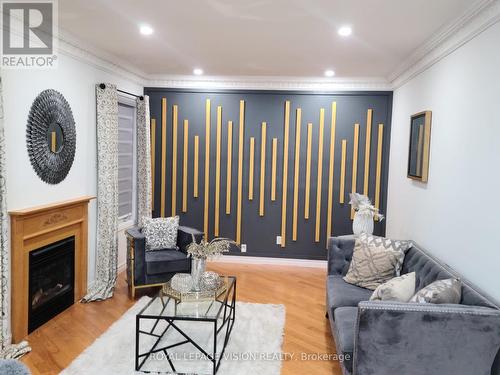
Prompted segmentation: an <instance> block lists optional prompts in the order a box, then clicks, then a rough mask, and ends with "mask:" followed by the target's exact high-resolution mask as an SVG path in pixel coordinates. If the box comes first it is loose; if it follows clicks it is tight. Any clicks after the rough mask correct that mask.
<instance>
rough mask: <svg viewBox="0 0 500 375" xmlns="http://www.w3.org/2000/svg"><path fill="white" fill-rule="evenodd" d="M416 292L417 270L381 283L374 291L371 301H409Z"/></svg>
mask: <svg viewBox="0 0 500 375" xmlns="http://www.w3.org/2000/svg"><path fill="white" fill-rule="evenodd" d="M414 294H415V272H411V273H407V274H405V275H403V276H399V277H395V278H393V279H391V280H389V281H388V282H386V283H384V284H382V285H380V286H379V287H378V288H377V289H375V291H374V292H373V294H372V296H371V297H370V301H397V302H408V301H409V300H410V299H411V297H413V295H414Z"/></svg>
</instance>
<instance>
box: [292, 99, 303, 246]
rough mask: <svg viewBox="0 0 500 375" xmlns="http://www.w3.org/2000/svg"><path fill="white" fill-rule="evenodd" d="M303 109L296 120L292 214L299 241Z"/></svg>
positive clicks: (293, 232) (293, 237)
mask: <svg viewBox="0 0 500 375" xmlns="http://www.w3.org/2000/svg"><path fill="white" fill-rule="evenodd" d="M301 120H302V110H301V109H300V108H297V112H296V121H295V163H294V168H295V170H294V175H293V216H292V240H293V241H297V220H298V216H299V214H298V211H299V177H300V176H299V174H300V128H301Z"/></svg>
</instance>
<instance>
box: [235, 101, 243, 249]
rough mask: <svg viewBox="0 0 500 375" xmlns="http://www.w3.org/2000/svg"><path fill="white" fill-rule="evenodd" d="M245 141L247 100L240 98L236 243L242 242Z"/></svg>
mask: <svg viewBox="0 0 500 375" xmlns="http://www.w3.org/2000/svg"><path fill="white" fill-rule="evenodd" d="M244 143H245V101H244V100H240V118H239V130H238V197H237V202H236V243H238V244H240V243H241V201H242V199H243V146H244Z"/></svg>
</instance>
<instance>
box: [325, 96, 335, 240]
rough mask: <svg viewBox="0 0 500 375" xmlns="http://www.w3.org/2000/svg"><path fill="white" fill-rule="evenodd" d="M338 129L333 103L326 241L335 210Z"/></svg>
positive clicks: (330, 234)
mask: <svg viewBox="0 0 500 375" xmlns="http://www.w3.org/2000/svg"><path fill="white" fill-rule="evenodd" d="M336 129H337V103H336V102H332V120H331V123H330V162H329V165H328V203H327V209H326V241H328V239H329V238H330V237H331V236H332V210H333V175H334V172H335V170H334V167H335V132H336Z"/></svg>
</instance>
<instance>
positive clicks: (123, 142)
mask: <svg viewBox="0 0 500 375" xmlns="http://www.w3.org/2000/svg"><path fill="white" fill-rule="evenodd" d="M134 150H135V103H134V102H133V101H131V100H128V99H126V98H123V99H122V98H120V101H119V103H118V218H119V220H120V222H122V223H123V222H129V221H134V220H135V217H134V216H135V215H134V213H135V195H136V194H135V152H134Z"/></svg>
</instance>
